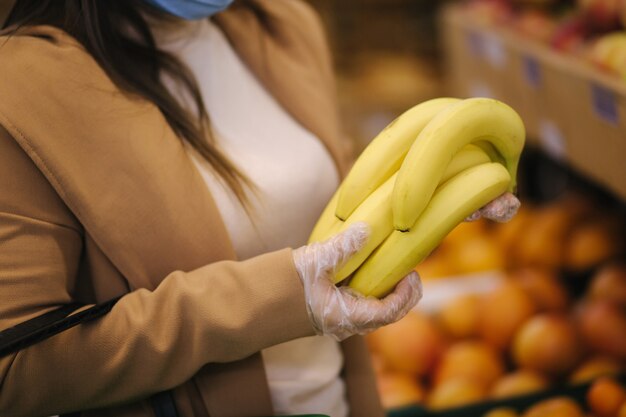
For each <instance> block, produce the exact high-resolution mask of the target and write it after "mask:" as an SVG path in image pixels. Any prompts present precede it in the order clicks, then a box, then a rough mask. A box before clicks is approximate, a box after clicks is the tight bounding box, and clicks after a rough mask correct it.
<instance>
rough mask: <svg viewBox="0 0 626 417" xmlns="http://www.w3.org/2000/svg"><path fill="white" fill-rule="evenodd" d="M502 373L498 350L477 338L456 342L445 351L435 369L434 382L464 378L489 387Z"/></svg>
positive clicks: (502, 368) (502, 366)
mask: <svg viewBox="0 0 626 417" xmlns="http://www.w3.org/2000/svg"><path fill="white" fill-rule="evenodd" d="M503 374H504V363H503V360H502V357H501V356H500V354H499V352H498V351H496V350H495V349H494V348H493V347H491V346H490V345H488V344H487V343H485V342H483V341H479V340H467V341H462V342H457V343H455V344H453V345H452V346H450V347H449V348H448V350H446V351H445V353H444V354H443V357H442V358H441V362H440V364H439V366H438V367H437V369H436V370H435V383H436V384H441V383H443V382H445V381H447V380H449V379H458V378H464V379H467V380H471V381H474V383H475V384H480V385H483V386H484V387H486V388H489V387H490V386H491V385H492V384H493V383H494V382H495V381H496V380H497V379H498V378H500V377H501V376H502V375H503Z"/></svg>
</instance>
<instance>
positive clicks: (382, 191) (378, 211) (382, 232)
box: [334, 173, 397, 283]
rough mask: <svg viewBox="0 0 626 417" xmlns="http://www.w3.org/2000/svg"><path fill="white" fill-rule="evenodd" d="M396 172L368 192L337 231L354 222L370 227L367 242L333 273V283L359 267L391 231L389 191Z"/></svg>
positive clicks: (393, 182)
mask: <svg viewBox="0 0 626 417" xmlns="http://www.w3.org/2000/svg"><path fill="white" fill-rule="evenodd" d="M396 176H397V173H395V174H393V175H392V176H391V177H389V178H388V179H387V181H385V182H384V183H383V185H381V186H380V187H378V188H377V189H376V190H375V191H374V192H373V193H372V194H370V195H369V196H368V197H367V198H366V199H365V201H363V202H362V203H361V204H360V205H359V206H358V207H357V208H356V209H355V210H354V211H353V212H352V214H351V215H350V217H348V219H347V220H346V221H345V222H343V225H342V227H341V228H340V229H339V232H341V231H343V230H345V229H346V228H347V227H348V226H350V225H351V224H353V223H356V222H365V223H367V225H368V226H369V228H370V234H369V236H368V238H367V243H366V244H365V246H364V247H363V248H361V250H359V251H358V252H357V253H356V254H354V255H353V256H352V257H351V258H350V259H349V260H348V262H346V264H345V265H343V267H342V268H341V269H339V271H337V273H336V274H335V279H334V281H335V283H337V282H340V281H342V280H344V279H345V278H346V277H348V276H349V275H350V274H351V273H353V272H354V270H355V269H357V268H358V267H359V265H361V264H362V263H363V261H365V259H366V258H367V257H368V256H369V254H370V253H371V252H372V251H373V250H374V249H376V247H377V246H378V245H380V243H381V242H382V241H383V240H385V238H386V237H387V236H389V233H391V232H392V231H393V218H392V217H391V191H392V190H393V186H394V184H395V182H396Z"/></svg>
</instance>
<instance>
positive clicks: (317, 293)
mask: <svg viewBox="0 0 626 417" xmlns="http://www.w3.org/2000/svg"><path fill="white" fill-rule="evenodd" d="M368 229H369V228H368V226H367V225H366V224H365V223H355V224H354V225H352V226H351V227H350V228H348V229H347V230H345V231H344V232H342V233H340V234H337V235H335V236H333V237H331V238H330V239H328V240H327V241H325V242H321V243H313V244H310V245H307V246H302V247H300V248H298V249H295V250H294V251H293V258H294V263H295V265H296V269H297V270H298V273H299V275H300V279H301V280H302V285H303V286H304V296H305V299H306V306H307V311H308V313H309V318H310V319H311V322H312V324H313V328H314V329H315V331H316V333H317V334H319V335H328V336H331V337H333V338H334V339H336V340H339V341H341V340H343V339H346V338H347V337H349V336H352V335H355V334H365V333H368V332H370V331H372V330H375V329H377V328H378V327H381V326H384V325H386V324H390V323H393V322H395V321H397V320H400V319H401V318H402V317H404V316H405V315H406V314H407V313H408V312H409V310H410V309H412V308H413V307H414V306H415V305H416V304H417V302H418V301H419V300H420V299H421V298H422V284H421V281H420V278H419V275H418V274H417V273H416V272H412V273H410V274H409V275H407V276H406V277H404V278H403V279H402V281H400V283H398V285H396V288H395V290H394V291H393V292H392V293H390V294H389V295H387V296H386V297H385V298H383V299H380V300H379V299H377V298H374V297H365V296H363V295H361V294H359V293H357V292H356V291H353V290H352V289H351V288H349V287H347V286H336V285H335V284H333V282H332V278H333V276H334V275H335V272H336V271H338V270H339V268H341V266H342V265H343V264H344V263H345V262H346V261H347V260H348V259H349V258H350V256H352V255H353V254H355V253H356V252H357V251H358V250H359V249H360V248H361V247H363V245H364V244H365V242H366V241H367V238H368V236H369V230H368Z"/></svg>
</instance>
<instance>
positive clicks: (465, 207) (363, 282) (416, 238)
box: [349, 162, 511, 297]
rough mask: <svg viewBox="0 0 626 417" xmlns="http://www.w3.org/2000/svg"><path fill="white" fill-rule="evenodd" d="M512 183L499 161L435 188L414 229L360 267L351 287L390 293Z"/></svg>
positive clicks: (364, 291) (386, 244)
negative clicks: (464, 222) (468, 218)
mask: <svg viewBox="0 0 626 417" xmlns="http://www.w3.org/2000/svg"><path fill="white" fill-rule="evenodd" d="M396 181H397V180H396ZM510 183H511V176H510V174H509V172H508V171H507V169H506V168H504V166H502V165H501V164H499V163H496V162H488V163H485V164H480V165H477V166H475V167H472V168H469V169H466V170H465V171H462V172H461V173H459V174H457V175H456V176H454V177H453V178H451V179H450V180H449V181H447V182H445V183H443V184H442V185H441V186H440V187H439V188H438V189H437V190H436V192H435V193H434V195H433V197H432V199H431V200H430V202H429V203H428V204H427V206H426V208H425V209H424V211H423V212H422V214H421V215H420V217H419V218H418V219H417V221H416V222H415V224H414V227H412V228H411V230H410V231H408V232H400V231H397V230H394V231H393V232H392V233H390V234H389V236H388V237H387V238H386V239H385V240H384V241H383V243H381V244H380V246H379V247H378V248H376V250H375V251H374V252H373V253H372V254H371V255H370V256H369V257H368V258H367V259H366V260H365V262H364V263H363V264H362V265H361V266H360V267H359V268H358V269H357V271H356V272H355V273H354V275H353V278H352V279H351V281H350V284H349V286H350V287H352V288H353V289H355V290H356V291H358V292H360V293H362V294H364V295H368V296H369V295H371V296H375V297H382V296H384V295H386V294H387V293H388V292H389V291H391V290H392V289H393V287H394V286H395V285H396V284H397V283H398V281H399V280H400V279H402V278H403V277H404V276H405V275H406V274H408V273H409V272H411V270H412V269H413V268H415V267H416V266H417V265H418V264H419V263H420V262H421V261H422V260H423V259H424V258H425V257H426V256H428V254H430V252H431V251H432V250H433V249H434V248H435V247H437V245H439V243H440V242H441V240H442V239H443V238H444V237H445V236H446V235H447V234H448V233H450V231H452V229H454V227H456V226H457V225H458V224H459V223H461V222H462V221H463V220H464V219H465V218H466V217H467V216H468V215H469V214H471V213H473V212H474V211H476V210H478V209H479V208H481V207H482V206H484V205H485V204H487V203H488V202H490V201H491V200H493V199H494V198H496V197H498V196H499V195H501V194H502V193H504V192H505V191H506V190H507V189H508V188H509V186H510Z"/></svg>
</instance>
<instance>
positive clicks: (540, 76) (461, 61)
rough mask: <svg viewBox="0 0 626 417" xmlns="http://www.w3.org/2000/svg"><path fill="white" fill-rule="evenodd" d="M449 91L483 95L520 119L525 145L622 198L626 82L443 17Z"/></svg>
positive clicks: (507, 35) (455, 15)
mask: <svg viewBox="0 0 626 417" xmlns="http://www.w3.org/2000/svg"><path fill="white" fill-rule="evenodd" d="M440 28H441V32H442V33H441V34H442V40H443V48H444V57H445V59H446V61H445V69H446V75H447V79H448V83H447V86H448V89H449V91H448V93H449V94H452V95H455V96H461V97H471V96H487V97H493V98H497V99H500V100H502V101H504V102H506V103H507V104H509V105H511V106H512V107H513V108H514V109H515V110H516V111H518V113H519V114H520V116H521V117H522V119H523V120H524V123H525V125H526V129H527V132H528V142H529V144H530V145H534V146H536V147H538V148H541V149H542V150H543V151H544V152H546V153H547V154H549V155H551V156H552V157H553V158H555V159H556V160H559V161H562V162H564V163H566V164H568V165H570V166H571V167H573V168H574V169H576V170H578V171H580V172H581V173H582V174H584V175H586V176H588V177H589V178H591V179H593V180H595V181H598V182H599V183H601V184H602V185H603V186H605V187H607V188H608V189H610V190H611V191H612V192H613V193H615V194H616V195H618V196H620V197H621V198H622V199H623V200H626V180H625V179H626V164H625V163H624V156H625V155H626V83H625V82H624V81H623V80H620V79H619V78H618V77H616V76H612V75H609V74H606V73H603V72H601V71H599V70H598V69H596V68H595V67H593V66H592V65H591V64H589V63H586V62H585V61H584V60H582V59H581V58H579V57H575V56H569V55H566V54H564V53H561V52H558V51H555V50H552V49H550V48H549V47H548V46H546V45H543V44H539V43H538V42H535V41H533V40H530V39H528V38H525V37H523V36H522V35H520V34H518V33H516V32H514V31H513V30H511V29H510V28H507V27H504V26H501V25H496V24H493V23H490V22H488V21H484V20H483V21H481V20H480V19H476V18H475V16H471V15H468V14H467V11H466V9H465V8H464V7H463V4H453V5H451V6H448V7H446V8H444V10H443V12H442V13H441V24H440Z"/></svg>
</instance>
